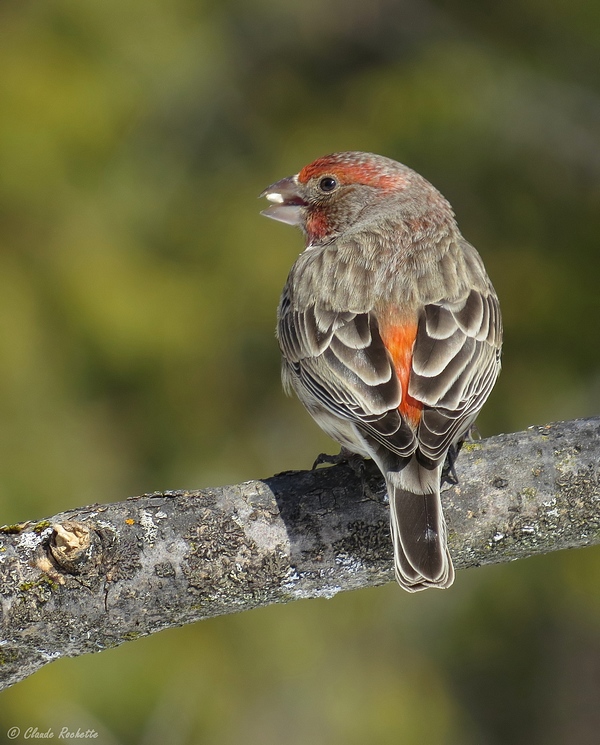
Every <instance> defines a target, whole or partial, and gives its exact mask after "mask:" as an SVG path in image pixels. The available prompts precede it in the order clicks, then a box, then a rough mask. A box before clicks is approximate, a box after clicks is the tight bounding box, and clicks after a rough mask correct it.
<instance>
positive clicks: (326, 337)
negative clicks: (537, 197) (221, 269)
mask: <svg viewBox="0 0 600 745" xmlns="http://www.w3.org/2000/svg"><path fill="white" fill-rule="evenodd" d="M261 196H265V197H266V198H267V199H268V200H269V201H270V202H273V204H272V205H271V206H269V207H268V208H267V209H266V210H264V212H263V213H262V214H263V215H266V216H267V217H271V218H273V219H274V220H279V221H281V222H285V223H289V224H290V225H297V226H298V227H300V228H301V230H302V231H303V233H304V235H305V237H306V248H305V250H304V251H303V252H302V253H301V254H300V256H299V257H298V259H297V261H296V263H295V264H294V266H293V267H292V269H291V271H290V274H289V277H288V280H287V283H286V285H285V287H284V289H283V293H282V296H281V301H280V303H279V310H278V325H277V336H278V339H279V345H280V347H281V353H282V355H283V368H282V377H283V384H284V387H285V388H286V390H287V391H288V392H289V391H290V390H294V391H295V392H296V394H297V395H298V398H299V399H300V401H301V402H302V403H303V404H304V406H305V407H306V408H307V409H308V412H309V413H310V414H311V415H312V417H313V418H314V419H315V421H316V422H317V424H319V426H320V427H321V428H322V429H323V430H324V431H325V432H327V434H329V435H330V436H331V437H333V438H334V439H335V440H337V441H338V442H339V443H340V444H341V445H342V453H344V451H350V452H351V453H356V454H358V455H360V456H362V457H368V458H372V459H373V460H374V461H375V463H376V464H377V466H378V467H379V469H380V470H381V473H382V474H383V476H384V478H385V481H386V485H387V490H388V496H389V503H390V520H391V533H392V539H393V544H394V566H395V574H396V579H397V580H398V582H399V583H400V585H401V586H402V587H404V588H405V589H406V590H409V591H416V590H422V589H425V588H427V587H440V588H445V587H449V586H450V585H451V584H452V582H453V581H454V568H453V565H452V560H451V558H450V554H449V552H448V547H447V543H446V523H445V520H444V515H443V512H442V506H441V500H440V482H441V478H442V475H443V472H444V471H443V469H444V464H445V462H446V458H447V456H448V454H449V453H450V455H452V454H456V452H457V450H458V448H459V447H460V444H461V443H462V440H463V439H464V437H465V435H466V433H467V432H468V430H469V428H470V427H471V425H472V423H473V421H474V419H475V417H476V416H477V414H478V412H479V410H480V409H481V407H482V406H483V404H484V402H485V400H486V399H487V397H488V395H489V393H490V391H491V390H492V387H493V385H494V383H495V381H496V378H497V376H498V373H499V371H500V348H501V343H502V322H501V317H500V308H499V305H498V298H497V296H496V293H495V291H494V288H493V287H492V284H491V282H490V280H489V278H488V276H487V274H486V271H485V268H484V266H483V262H482V261H481V258H480V256H479V254H478V253H477V251H476V250H475V249H474V248H473V246H471V245H470V244H469V243H467V241H466V240H465V239H464V238H463V237H462V235H461V233H460V231H459V229H458V226H457V224H456V221H455V219H454V215H453V212H452V208H451V207H450V205H449V204H448V202H447V201H446V200H445V199H444V197H443V196H442V195H441V194H440V193H439V192H438V191H437V190H436V189H435V188H434V187H433V186H432V185H431V184H430V183H429V182H427V181H426V180H425V179H424V178H423V177H422V176H420V175H419V174H417V173H415V172H414V171H412V170H411V169H410V168H407V166H404V165H402V164H401V163H397V162H396V161H393V160H390V159H389V158H384V157H382V156H380V155H373V154H371V153H360V152H344V153H334V154H333V155H327V156H325V157H323V158H319V159H318V160H316V161H314V163H311V164H310V165H308V166H306V167H305V168H303V169H302V170H301V171H300V172H299V173H298V174H296V175H295V176H291V177H290V178H284V179H282V180H281V181H278V182H277V183H275V184H272V185H271V186H269V187H268V188H267V189H266V190H265V191H264V192H263V193H262V195H261ZM450 465H451V464H450Z"/></svg>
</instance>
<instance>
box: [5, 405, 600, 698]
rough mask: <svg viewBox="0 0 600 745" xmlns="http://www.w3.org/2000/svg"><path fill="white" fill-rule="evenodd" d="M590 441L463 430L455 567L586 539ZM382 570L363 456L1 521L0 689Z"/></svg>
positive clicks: (380, 515) (593, 456)
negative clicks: (355, 464) (478, 437)
mask: <svg viewBox="0 0 600 745" xmlns="http://www.w3.org/2000/svg"><path fill="white" fill-rule="evenodd" d="M599 453H600V419H587V420H577V421H572V422H562V423H558V424H551V425H547V426H543V427H532V428H530V429H528V430H527V431H525V432H518V433H516V434H511V435H499V436H497V437H492V438H490V439H488V440H483V441H480V442H475V443H471V444H467V445H466V446H465V447H464V448H463V451H462V452H461V455H460V458H459V460H458V463H457V469H456V470H457V475H458V479H459V483H458V485H457V486H454V487H451V488H447V489H445V490H444V492H443V501H444V510H445V514H446V518H447V522H448V535H449V543H450V548H451V553H452V556H453V558H454V562H455V565H456V567H457V569H463V568H466V567H473V566H480V565H482V564H489V563H495V562H505V561H512V560H513V559H519V558H524V557H527V556H533V555H534V554H540V553H545V552H548V551H556V550H559V549H563V548H573V547H576V546H587V545H590V544H593V543H598V542H600V509H599V506H600V468H599V466H598V460H599ZM392 579H393V573H392V551H391V543H390V537H389V529H388V507H387V504H386V502H385V489H384V486H383V483H382V479H381V478H380V476H379V475H378V473H377V470H376V469H375V468H374V467H373V465H372V464H371V463H367V464H366V467H365V472H364V475H363V478H362V479H361V477H360V475H357V473H356V472H355V471H353V470H352V469H351V468H350V467H349V466H344V465H339V466H333V467H330V468H322V469H319V470H316V471H298V472H288V473H282V474H279V475H277V476H274V477H272V478H269V479H265V480H264V481H248V482H246V483H243V484H238V485H235V486H225V487H222V488H219V489H203V490H201V491H193V492H190V491H170V492H164V493H155V494H144V495H143V496H140V497H133V498H131V499H128V500H126V501H124V502H118V503H116V504H102V505H99V504H98V505H93V506H90V507H83V508H81V509H76V510H70V511H68V512H63V513H60V514H58V515H55V516H53V517H51V518H48V519H47V520H41V521H39V522H36V523H33V522H28V523H22V524H19V525H11V526H5V527H4V528H1V529H0V600H1V603H0V605H1V623H2V630H1V632H0V634H1V636H0V688H2V687H7V686H9V685H11V684H13V683H15V682H17V681H19V680H22V679H23V678H25V677H27V676H28V675H31V674H32V673H33V672H35V671H36V670H38V669H39V668H40V667H42V666H43V665H45V664H46V663H48V662H50V661H52V660H54V659H57V658H59V657H64V656H77V655H80V654H84V653H86V652H98V651H100V650H103V649H106V648H108V647H114V646H117V645H119V644H122V643H123V642H125V641H128V640H130V639H135V638H137V637H140V636H144V635H147V634H152V633H154V632H156V631H160V630H161V629H165V628H169V627H172V626H180V625H183V624H186V623H191V622H193V621H197V620H200V619H203V618H208V617H210V616H216V615H220V614H224V613H232V612H234V611H241V610H245V609H248V608H255V607H257V606H261V605H267V604H269V603H286V602H289V601H291V600H297V599H300V598H311V597H331V596H333V595H335V594H336V593H337V592H340V591H341V590H351V589H357V588H360V587H366V586H369V585H379V584H382V583H384V582H389V581H391V580H392ZM458 581H459V582H460V576H459V577H458ZM398 592H401V590H400V589H398Z"/></svg>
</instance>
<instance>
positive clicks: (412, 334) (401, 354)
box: [379, 323, 423, 427]
mask: <svg viewBox="0 0 600 745" xmlns="http://www.w3.org/2000/svg"><path fill="white" fill-rule="evenodd" d="M417 328H418V327H417V324H416V323H414V324H406V325H403V326H400V325H399V326H395V325H390V326H387V327H386V326H380V328H379V333H380V334H381V338H382V339H383V343H384V344H385V348H386V349H387V350H388V352H389V353H390V355H391V357H392V360H393V361H394V367H395V369H396V375H397V376H398V380H399V381H400V387H401V388H402V401H401V403H400V406H399V407H398V410H399V411H400V413H401V414H402V416H403V417H404V418H405V419H407V420H408V421H409V422H410V423H411V424H412V425H413V426H414V427H416V426H417V424H418V423H419V421H420V419H421V412H422V411H423V404H422V403H421V401H417V399H416V398H413V397H412V396H410V395H409V393H408V381H409V378H410V371H411V369H412V356H413V347H414V344H415V339H416V337H417Z"/></svg>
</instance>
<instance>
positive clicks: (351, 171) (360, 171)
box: [298, 155, 404, 189]
mask: <svg viewBox="0 0 600 745" xmlns="http://www.w3.org/2000/svg"><path fill="white" fill-rule="evenodd" d="M326 175H331V176H335V177H336V179H337V180H338V181H339V183H341V184H365V185H367V186H377V187H379V188H380V189H392V188H398V187H399V186H401V185H402V184H403V183H404V179H403V178H402V176H401V175H400V174H390V173H384V172H382V169H381V166H380V165H378V164H376V163H372V162H369V161H368V160H367V159H364V160H362V159H361V160H353V159H351V158H344V157H343V156H337V155H325V156H324V157H322V158H318V159H317V160H315V161H314V162H313V163H310V165H308V166H304V168H303V169H302V170H301V171H300V173H299V174H298V181H300V183H302V184H305V183H306V182H307V181H310V180H311V179H312V178H318V177H319V176H326Z"/></svg>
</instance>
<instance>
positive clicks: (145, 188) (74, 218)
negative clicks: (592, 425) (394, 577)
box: [0, 0, 600, 745]
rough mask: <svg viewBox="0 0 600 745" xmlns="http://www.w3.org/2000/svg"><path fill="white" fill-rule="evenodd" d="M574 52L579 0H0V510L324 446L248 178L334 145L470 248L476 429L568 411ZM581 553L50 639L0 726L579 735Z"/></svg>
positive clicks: (590, 223) (594, 685)
mask: <svg viewBox="0 0 600 745" xmlns="http://www.w3.org/2000/svg"><path fill="white" fill-rule="evenodd" d="M599 59H600V4H598V2H597V0H581V2H571V3H566V2H560V1H559V0H550V1H549V2H540V1H539V0H520V2H519V1H517V0H508V2H501V3H494V2H485V1H484V2H474V1H473V0H457V2H446V1H445V0H401V1H400V2H396V1H395V0H373V1H372V2H364V1H363V0H328V1H327V2H325V0H323V1H322V2H317V1H316V0H305V2H297V3H291V2H279V3H278V2H269V3H267V2H262V1H261V0H246V2H233V1H232V0H221V1H220V2H210V1H209V0H205V1H204V2H202V0H198V1H197V2H193V1H192V0H144V2H142V1H141V0H125V1H123V0H120V2H115V0H102V1H95V2H94V1H93V0H91V1H90V0H86V1H84V2H82V0H45V2H35V1H34V0H7V1H6V2H4V3H3V4H2V6H1V7H0V360H1V362H0V464H1V466H0V506H1V509H2V515H1V516H0V520H1V521H2V522H4V523H17V522H19V521H22V520H26V519H40V518H42V517H44V516H45V515H50V514H52V513H54V512H56V511H58V510H60V509H63V508H67V507H71V506H76V505H82V504H86V503H90V502H94V501H112V500H119V499H123V498H125V497H126V496H127V495H129V494H136V493H141V492H144V491H154V490H160V489H168V488H195V487H202V486H210V485H217V484H220V483H234V482H237V481H239V480H243V479H245V478H255V477H262V476H268V475H271V474H272V473H274V472H277V471H282V470H284V469H289V468H303V467H308V466H309V464H310V463H311V462H312V460H313V458H314V456H315V455H316V454H317V453H319V452H321V451H323V450H328V451H330V452H332V451H335V449H336V447H335V445H334V444H333V443H331V442H330V441H329V440H327V438H326V437H325V436H324V435H322V434H321V433H320V432H319V431H318V430H317V428H316V426H315V425H314V424H313V422H312V421H311V420H310V418H309V417H308V416H307V415H306V413H305V412H304V411H303V410H302V409H301V407H300V405H299V404H297V402H295V401H292V400H287V399H285V398H284V396H283V394H282V392H281V390H280V384H279V353H278V350H277V347H276V342H275V339H274V336H273V328H274V323H275V317H274V316H275V308H276V304H277V300H278V295H279V291H280V288H281V287H282V285H283V282H284V280H285V276H286V272H287V270H288V268H289V266H290V265H291V263H292V261H293V260H294V257H295V256H296V254H297V253H298V252H299V251H300V250H301V245H302V244H301V237H300V235H299V234H297V233H294V231H292V230H291V229H290V228H288V227H286V226H282V225H276V224H274V223H272V222H270V221H267V220H265V219H264V218H261V217H259V214H258V212H259V209H260V208H261V205H260V203H259V202H258V200H257V199H256V197H257V195H258V193H259V192H260V191H261V190H262V189H263V188H264V187H265V186H266V185H267V184H269V183H270V182H272V181H275V180H277V179H279V178H281V177H283V176H285V175H289V174H292V173H295V172H296V171H297V170H298V169H299V168H300V167H301V166H302V165H304V164H305V163H307V162H310V161H311V160H312V159H314V158H315V157H317V156H320V155H323V154H325V153H328V152H332V151H335V150H342V149H360V150H370V151H374V152H378V153H382V154H385V155H388V156H391V157H393V158H396V159H398V160H401V161H403V162H405V163H407V164H408V165H410V166H412V167H414V168H415V169H416V170H418V171H420V172H421V173H423V174H424V175H425V176H426V177H427V178H429V180H430V181H432V182H433V183H434V184H435V185H436V186H438V188H440V190H441V191H442V192H443V193H444V194H445V195H446V196H447V197H448V198H449V199H450V201H451V202H452V204H453V206H454V208H455V210H456V213H457V216H458V219H459V223H460V225H461V228H462V230H463V233H464V234H465V236H466V237H467V238H468V239H469V240H470V241H471V242H473V243H474V244H475V245H476V246H477V247H478V249H479V250H480V252H481V254H482V255H483V257H484V260H485V262H486V265H487V267H488V270H489V273H490V275H491V277H492V279H493V281H494V283H495V285H496V288H497V290H498V293H499V295H500V299H501V303H502V306H503V311H504V318H505V334H506V343H505V350H504V369H503V372H502V375H501V378H500V381H499V383H498V385H497V387H496V390H495V391H494V393H493V395H492V397H491V399H490V401H489V402H488V404H487V406H486V408H485V409H484V412H483V414H482V416H481V417H480V429H481V431H482V433H483V434H484V435H486V434H492V433H494V432H498V431H511V430H517V429H522V428H524V427H526V426H527V425H529V424H534V423H545V422H548V421H552V420H557V419H562V418H574V417H578V416H586V415H591V414H593V413H597V410H598V403H599V399H600V377H599V373H598V371H599V369H600V343H599V341H598V340H599V337H598V318H599V315H600V313H599V311H600V293H599V292H598V276H599V261H600V260H599V255H600V254H599V250H598V236H599V235H600V210H599V209H598V205H599V202H600V147H599V145H598V143H599V142H600V65H599V64H598V60H599ZM599 583H600V554H599V552H598V550H594V549H590V550H585V551H579V552H574V553H569V554H566V553H565V554H563V555H555V556H549V557H547V558H543V559H536V560H530V561H527V562H521V563H519V564H515V565H510V566H505V567H497V568H486V569H481V570H477V571H475V570H474V571H470V572H466V573H464V572H463V573H459V575H458V578H457V582H456V585H455V587H454V588H453V589H452V590H450V591H448V592H445V593H441V592H433V591H430V592H428V593H425V594H423V595H419V596H409V595H407V594H404V593H402V592H401V591H400V590H399V589H398V588H396V587H395V586H391V585H390V586H388V587H384V588H379V589H373V590H369V591H363V592H357V593H351V594H348V595H345V596H338V597H337V598H335V599H334V600H330V601H325V600H323V601H311V602H308V601H306V602H298V603H294V604H290V605H288V606H282V607H273V608H268V609H263V610H260V611H254V612H252V613H246V614H241V615H240V616H237V617H228V618H220V619H215V620H212V621H209V622H205V623H202V624H198V625H196V626H194V627H188V628H184V629H178V630H173V631H169V632H165V633H163V634H160V635H158V636H156V637H153V638H151V639H142V640H138V641H132V642H130V643H128V644H126V645H124V646H123V647H121V648H119V649H116V650H112V651H108V652H104V653H103V654H101V655H98V656H96V655H94V656H89V657H86V658H79V659H77V660H62V661H60V662H57V663H54V664H52V665H49V666H48V667H46V668H45V669H44V670H42V671H41V672H40V673H38V674H37V675H35V676H33V677H32V678H31V679H29V680H27V681H25V682H24V683H22V684H20V685H18V686H16V687H15V688H13V689H11V690H9V691H7V692H5V693H4V694H2V705H1V706H0V712H1V713H0V738H4V735H5V733H6V731H7V730H8V728H9V727H11V726H19V727H21V729H22V731H25V729H26V728H27V727H30V726H31V727H38V728H39V730H40V731H45V730H47V729H48V727H53V728H54V729H55V731H56V732H58V731H59V730H60V729H61V727H62V726H68V727H69V728H70V729H73V730H76V729H77V727H78V726H80V727H81V728H82V729H87V728H94V729H96V730H97V731H98V733H99V737H98V740H97V741H99V742H102V743H109V744H112V743H137V742H141V743H144V744H146V745H153V744H154V743H165V742H168V743H170V744H171V745H179V743H182V744H187V743H210V744H211V745H212V743H215V744H216V745H221V744H223V745H226V744H227V745H228V744H230V743H231V744H232V745H233V744H234V743H240V742H243V743H246V744H247V745H253V744H254V743H256V744H258V743H260V745H269V743H280V742H285V743H288V745H296V744H298V745H300V744H301V743H307V742H310V743H314V744H315V745H320V744H321V743H323V744H325V743H327V744H328V745H335V744H336V743H343V744H344V745H354V744H355V743H356V745H363V744H364V743H369V744H371V743H372V744H374V745H379V744H380V743H394V744H395V743H403V744H405V743H408V744H409V745H411V744H412V743H415V744H416V743H419V745H422V744H423V743H427V745H437V744H438V743H439V744H440V745H441V744H448V743H456V744H457V745H470V744H473V745H481V744H485V743H490V744H492V745H495V744H496V743H512V744H513V745H515V744H516V745H519V744H520V743H527V744H528V745H531V744H532V743H544V745H553V744H555V743H567V742H568V743H573V742H577V743H578V745H587V743H596V742H597V738H598V736H597V733H598V730H599V729H600V718H599V714H598V706H597V701H598V697H599V695H600V690H599V686H600V683H599V681H600V674H599V673H600V635H599V634H598V628H599V623H600V603H599V601H598V597H599V595H598V591H597V588H598V586H599ZM0 662H1V660H0Z"/></svg>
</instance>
